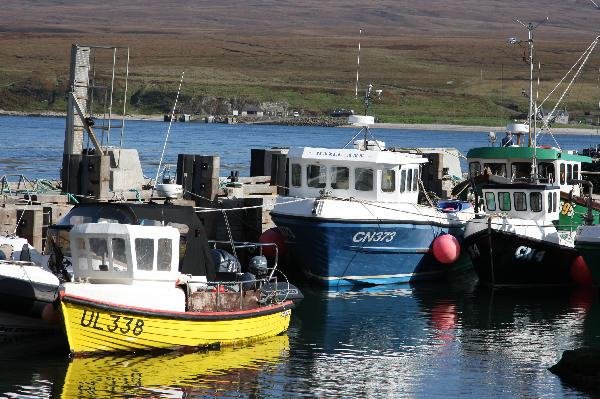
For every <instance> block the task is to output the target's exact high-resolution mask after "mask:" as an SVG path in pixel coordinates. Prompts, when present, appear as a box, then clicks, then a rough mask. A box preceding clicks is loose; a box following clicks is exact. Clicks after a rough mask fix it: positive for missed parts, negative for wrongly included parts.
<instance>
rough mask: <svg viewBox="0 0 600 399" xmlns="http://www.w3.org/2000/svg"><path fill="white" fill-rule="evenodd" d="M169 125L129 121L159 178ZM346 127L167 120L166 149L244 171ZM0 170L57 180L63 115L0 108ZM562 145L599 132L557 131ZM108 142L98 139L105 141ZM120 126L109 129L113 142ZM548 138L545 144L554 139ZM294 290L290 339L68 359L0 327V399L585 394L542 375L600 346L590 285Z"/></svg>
mask: <svg viewBox="0 0 600 399" xmlns="http://www.w3.org/2000/svg"><path fill="white" fill-rule="evenodd" d="M166 129H167V124H165V123H162V122H148V121H126V128H125V136H124V138H123V139H124V145H123V146H124V147H127V148H136V149H138V151H139V152H140V158H141V160H142V166H143V169H144V173H145V174H146V175H148V176H154V175H155V174H156V166H157V165H158V159H159V158H160V152H161V150H162V147H163V140H164V136H165V133H166ZM356 132H357V131H356V130H355V129H348V128H314V127H280V126H259V125H229V126H228V125H212V124H195V123H189V124H174V125H173V127H172V131H171V137H170V140H169V144H168V145H167V150H166V159H167V162H168V163H175V161H176V157H177V154H179V153H190V154H218V155H220V156H221V169H222V175H226V174H228V172H229V171H231V170H238V171H240V175H247V174H248V171H249V159H250V149H251V148H269V147H272V146H299V145H310V146H319V145H321V146H325V147H339V146H343V145H344V144H346V143H347V142H348V141H349V140H350V139H351V138H352V136H353V135H354V134H355V133H356ZM374 133H375V135H376V136H377V138H378V139H379V140H383V141H385V142H386V143H387V145H388V146H392V145H393V146H402V147H439V146H448V147H456V148H458V149H459V150H460V151H461V152H462V153H463V154H465V153H466V151H467V150H468V149H469V148H471V147H474V146H481V145H486V144H487V143H488V136H487V133H486V132H480V133H473V132H452V131H433V132H427V131H417V130H412V131H401V130H387V129H377V130H374ZM0 137H2V140H3V143H4V146H3V151H2V155H1V156H0V173H2V174H13V173H19V174H25V175H26V176H27V177H29V178H30V179H33V178H45V179H52V178H58V176H59V168H60V164H61V161H62V145H63V140H64V120H63V119H60V118H33V117H0ZM557 139H558V141H559V144H560V145H561V146H562V147H563V148H583V147H588V146H590V145H595V144H597V143H599V142H600V139H599V138H598V137H596V136H595V135H593V134H591V135H589V136H571V135H569V136H559V137H558V138H557ZM105 140H106V138H105ZM119 140H120V137H119V134H118V133H116V134H115V133H113V134H112V136H111V137H110V143H111V144H112V145H115V146H118V145H119ZM545 140H548V141H546V142H545V144H552V141H551V139H548V138H545ZM299 285H300V287H301V289H302V290H303V293H304V294H305V299H304V301H302V302H301V303H300V304H299V306H298V307H297V308H296V309H295V310H294V311H293V314H292V322H291V326H290V330H289V331H288V333H287V334H285V335H282V336H279V337H275V338H273V339H268V340H265V341H261V342H256V343H253V344H250V345H245V346H241V347H235V348H224V349H222V350H209V351H201V352H197V353H157V354H153V355H152V356H134V355H111V356H105V357H99V358H77V359H69V357H68V354H67V351H66V349H65V346H64V342H62V338H61V334H59V333H58V332H57V333H44V334H41V335H40V336H32V337H29V338H27V339H11V338H10V337H7V335H6V334H3V332H0V337H3V338H1V340H2V342H0V370H1V371H0V398H56V397H63V398H120V397H136V398H207V397H226V398H230V397H232V398H291V397H307V398H313V397H319V398H320V397H332V398H357V397H366V398H371V397H382V398H385V397H392V398H405V397H409V398H415V397H416V398H429V397H444V398H445V397H456V396H465V397H474V398H475V397H476V398H481V397H499V398H503V397H507V398H512V397H532V398H534V397H535V398H538V397H544V398H554V397H572V398H580V397H587V394H586V393H585V392H582V391H579V390H577V389H575V388H572V387H570V386H568V385H566V384H564V383H563V382H561V380H560V379H559V378H558V377H556V376H555V375H554V374H552V373H550V372H549V371H548V370H547V368H548V367H550V366H551V365H553V364H555V363H556V362H557V361H558V359H559V358H560V356H561V354H562V352H563V351H564V350H567V349H574V348H578V347H582V346H598V345H600V303H599V301H598V293H597V292H596V291H588V290H564V291H561V290H556V289H552V290H518V291H511V290H509V291H503V290H497V291H491V290H488V289H485V288H482V287H479V286H478V285H477V283H476V279H475V277H474V276H473V275H472V274H467V275H463V276H457V278H456V279H455V280H453V281H449V282H440V283H436V284H422V285H415V286H409V285H399V286H384V287H374V288H368V289H367V288H365V289H362V290H352V291H324V290H321V289H318V288H316V287H311V286H306V285H303V284H302V283H300V284H299Z"/></svg>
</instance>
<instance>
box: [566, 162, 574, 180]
mask: <svg viewBox="0 0 600 399" xmlns="http://www.w3.org/2000/svg"><path fill="white" fill-rule="evenodd" d="M571 180H573V165H571V164H570V163H568V164H567V184H569V182H570V181H571Z"/></svg>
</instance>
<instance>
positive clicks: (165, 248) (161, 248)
mask: <svg viewBox="0 0 600 399" xmlns="http://www.w3.org/2000/svg"><path fill="white" fill-rule="evenodd" d="M69 234H70V245H71V254H72V263H73V275H74V279H75V281H88V282H91V283H106V284H110V283H119V284H135V283H136V282H145V283H148V282H156V283H160V282H170V283H174V282H175V281H177V279H178V278H179V277H180V275H181V274H180V273H179V270H178V269H179V235H180V234H179V230H177V229H176V228H174V227H171V226H141V225H131V224H119V223H82V224H78V225H75V226H73V228H72V229H71V232H70V233H69ZM173 286H174V285H173Z"/></svg>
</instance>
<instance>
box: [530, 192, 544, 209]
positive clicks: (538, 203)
mask: <svg viewBox="0 0 600 399" xmlns="http://www.w3.org/2000/svg"><path fill="white" fill-rule="evenodd" d="M529 206H530V208H531V210H532V211H534V212H541V211H542V193H538V192H534V193H531V194H529Z"/></svg>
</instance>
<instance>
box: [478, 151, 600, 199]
mask: <svg viewBox="0 0 600 399" xmlns="http://www.w3.org/2000/svg"><path fill="white" fill-rule="evenodd" d="M533 158H536V159H537V171H538V180H539V181H540V182H542V183H547V184H556V185H558V186H559V187H560V190H561V191H563V192H565V193H569V192H572V195H575V196H579V195H580V194H581V189H580V186H579V184H573V183H570V182H571V181H572V180H579V179H581V164H582V163H586V162H591V161H592V159H591V158H590V157H587V156H583V155H578V154H576V153H575V152H574V151H562V150H559V149H558V148H546V147H537V148H534V147H518V146H510V147H479V148H473V149H471V150H469V152H468V153H467V160H468V163H469V177H470V178H475V177H477V176H480V175H484V174H488V175H495V176H500V177H505V178H507V179H512V180H517V179H529V178H530V177H531V173H532V171H531V168H532V161H531V160H532V159H533Z"/></svg>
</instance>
